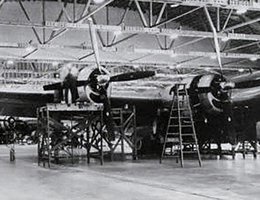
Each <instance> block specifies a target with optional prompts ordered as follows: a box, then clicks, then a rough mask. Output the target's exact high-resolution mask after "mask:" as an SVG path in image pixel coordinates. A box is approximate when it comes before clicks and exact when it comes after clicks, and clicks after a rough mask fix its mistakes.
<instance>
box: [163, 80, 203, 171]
mask: <svg viewBox="0 0 260 200" xmlns="http://www.w3.org/2000/svg"><path fill="white" fill-rule="evenodd" d="M172 92H173V98H172V104H171V109H170V114H169V120H168V124H167V129H166V134H165V138H164V143H163V149H162V153H161V157H160V163H161V162H162V159H163V158H165V157H174V158H176V161H177V162H178V160H180V163H181V167H184V154H197V158H198V162H199V166H200V167H201V156H200V152H199V145H198V139H197V136H196V131H195V126H194V120H193V116H192V110H191V106H190V101H189V94H188V90H187V88H186V84H176V85H175V86H174V87H173V88H172V89H171V93H172ZM171 93H170V94H171Z"/></svg>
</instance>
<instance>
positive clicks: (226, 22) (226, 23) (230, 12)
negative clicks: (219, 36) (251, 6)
mask: <svg viewBox="0 0 260 200" xmlns="http://www.w3.org/2000/svg"><path fill="white" fill-rule="evenodd" d="M232 13H233V9H231V10H230V11H229V13H228V16H227V19H226V21H225V23H224V25H223V28H222V31H223V30H225V28H226V27H227V25H228V22H229V20H230V17H231V15H232Z"/></svg>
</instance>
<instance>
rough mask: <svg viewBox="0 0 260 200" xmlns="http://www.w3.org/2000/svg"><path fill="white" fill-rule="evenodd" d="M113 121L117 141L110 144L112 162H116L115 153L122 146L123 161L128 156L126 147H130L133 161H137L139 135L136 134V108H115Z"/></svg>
mask: <svg viewBox="0 0 260 200" xmlns="http://www.w3.org/2000/svg"><path fill="white" fill-rule="evenodd" d="M112 116H113V121H114V124H115V133H116V139H115V141H114V142H113V143H109V148H110V153H111V160H112V161H113V160H114V153H115V151H116V149H117V148H118V147H119V146H120V148H121V151H120V153H121V155H122V160H125V155H126V154H127V151H126V145H128V147H130V150H131V154H132V159H133V160H136V159H137V134H136V110H135V107H134V106H132V107H125V108H113V109H112Z"/></svg>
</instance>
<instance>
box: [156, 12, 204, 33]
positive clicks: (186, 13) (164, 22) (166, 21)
mask: <svg viewBox="0 0 260 200" xmlns="http://www.w3.org/2000/svg"><path fill="white" fill-rule="evenodd" d="M200 8H201V7H197V8H194V9H192V10H190V11H188V12H185V13H183V14H181V15H179V16H177V17H173V18H171V19H167V20H165V21H162V22H160V23H158V24H156V25H154V26H152V28H154V27H159V26H162V25H164V24H168V23H170V22H172V21H174V20H176V19H179V18H182V17H184V16H186V15H189V14H191V13H193V12H195V11H197V10H199V9H200Z"/></svg>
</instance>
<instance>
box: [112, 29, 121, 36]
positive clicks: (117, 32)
mask: <svg viewBox="0 0 260 200" xmlns="http://www.w3.org/2000/svg"><path fill="white" fill-rule="evenodd" d="M121 34H122V31H120V30H118V31H114V35H115V36H119V35H121Z"/></svg>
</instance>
